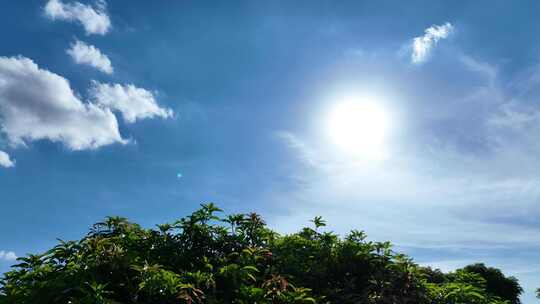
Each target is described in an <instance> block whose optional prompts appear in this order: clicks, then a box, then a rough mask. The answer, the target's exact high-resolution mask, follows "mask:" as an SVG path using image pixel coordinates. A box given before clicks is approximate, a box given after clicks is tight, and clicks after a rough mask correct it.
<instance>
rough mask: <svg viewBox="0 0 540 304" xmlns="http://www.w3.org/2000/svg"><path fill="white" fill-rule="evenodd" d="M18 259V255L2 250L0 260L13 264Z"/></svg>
mask: <svg viewBox="0 0 540 304" xmlns="http://www.w3.org/2000/svg"><path fill="white" fill-rule="evenodd" d="M16 259H17V255H16V254H15V252H13V251H6V250H0V260H3V261H6V262H12V261H15V260H16Z"/></svg>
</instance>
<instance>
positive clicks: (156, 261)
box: [0, 204, 521, 304]
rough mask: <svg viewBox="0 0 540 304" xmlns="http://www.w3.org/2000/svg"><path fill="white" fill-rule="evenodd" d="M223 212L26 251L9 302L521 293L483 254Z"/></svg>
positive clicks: (348, 301) (301, 301)
mask: <svg viewBox="0 0 540 304" xmlns="http://www.w3.org/2000/svg"><path fill="white" fill-rule="evenodd" d="M220 212H221V210H220V209H219V208H217V207H216V206H215V205H213V204H206V205H202V207H201V208H200V209H199V210H197V211H195V212H194V213H192V214H191V215H189V216H187V217H184V218H181V219H179V220H178V221H176V222H174V223H167V224H162V225H158V226H157V227H156V229H144V228H142V227H141V226H139V225H137V224H135V223H131V222H129V221H128V220H127V219H125V218H121V217H108V218H106V219H105V221H103V222H100V223H97V224H95V225H93V226H92V227H91V229H90V232H89V233H88V235H86V236H85V237H84V238H82V239H80V240H78V241H69V242H66V241H61V240H60V241H59V243H58V245H56V246H55V247H54V248H52V249H50V250H49V251H47V252H45V253H43V254H38V255H28V256H26V257H22V258H19V259H18V262H19V263H18V264H17V265H14V266H13V267H12V270H11V271H9V272H7V273H6V274H5V275H4V277H3V278H2V279H1V281H0V303H2V304H4V303H17V304H26V303H28V304H30V303H32V304H39V303H72V304H90V303H91V304H96V303H98V304H105V303H108V304H114V303H124V304H127V303H164V304H168V303H190V304H198V303H208V304H215V303H237V304H255V303H257V304H316V303H339V304H353V303H354V304H356V303H365V304H453V303H455V304H461V303H462V304H465V303H467V304H503V303H504V304H516V303H519V299H518V297H519V294H520V293H521V288H520V287H519V284H518V282H517V280H516V279H515V278H511V277H510V278H507V277H505V276H504V275H503V274H502V273H501V272H500V271H498V270H497V269H494V268H487V267H485V266H484V265H482V264H476V265H471V266H467V267H465V268H463V269H461V270H458V271H456V272H453V273H448V274H445V273H442V272H441V271H439V270H433V269H431V268H425V267H420V266H418V265H417V264H415V263H414V262H413V260H412V259H411V258H409V257H407V256H405V255H403V254H400V253H397V252H395V251H394V250H393V249H392V247H391V244H390V243H388V242H373V241H368V240H367V239H366V235H365V234H364V233H363V232H361V231H351V232H350V233H349V234H348V235H347V236H345V237H344V238H339V237H338V236H337V235H336V234H333V233H331V232H321V231H319V230H320V228H322V227H324V226H325V225H326V223H325V221H324V220H323V219H322V218H321V217H316V218H315V219H314V220H313V221H312V222H313V224H314V227H313V228H311V227H306V228H304V229H302V230H301V231H299V232H298V233H295V234H289V235H280V234H278V233H276V232H274V231H272V230H270V229H269V228H268V227H267V226H266V225H265V222H264V221H263V219H262V218H261V217H260V216H259V215H257V214H255V213H251V214H247V215H244V214H234V215H229V216H225V217H219V216H218V214H219V213H220Z"/></svg>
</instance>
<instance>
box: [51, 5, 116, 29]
mask: <svg viewBox="0 0 540 304" xmlns="http://www.w3.org/2000/svg"><path fill="white" fill-rule="evenodd" d="M106 7H107V5H106V2H105V1H97V2H96V4H95V5H94V6H91V5H87V4H82V3H80V2H76V1H75V2H71V3H64V2H63V1H62V0H49V1H48V2H47V4H46V5H45V8H44V13H45V16H47V17H48V18H49V19H51V20H53V21H54V20H63V21H68V22H78V23H80V24H81V25H82V26H83V27H84V30H85V32H86V34H87V35H90V34H97V35H105V34H107V33H108V32H109V30H110V29H111V20H110V18H109V15H108V14H107V9H106Z"/></svg>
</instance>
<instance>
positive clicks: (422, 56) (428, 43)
mask: <svg viewBox="0 0 540 304" xmlns="http://www.w3.org/2000/svg"><path fill="white" fill-rule="evenodd" d="M452 32H454V26H453V25H452V24H451V23H449V22H446V23H445V24H443V25H432V26H430V27H428V28H427V29H426V30H425V33H424V35H423V36H419V37H415V38H414V39H413V41H412V45H411V48H412V53H411V61H412V63H415V64H419V63H422V62H425V61H426V60H427V59H428V58H429V55H430V53H431V51H432V49H433V48H434V47H435V45H437V43H438V42H439V40H441V39H446V38H448V36H449V35H450V34H451V33H452Z"/></svg>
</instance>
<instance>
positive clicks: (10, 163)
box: [0, 151, 15, 168]
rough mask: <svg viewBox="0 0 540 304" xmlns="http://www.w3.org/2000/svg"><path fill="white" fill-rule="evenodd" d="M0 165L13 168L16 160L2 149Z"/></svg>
mask: <svg viewBox="0 0 540 304" xmlns="http://www.w3.org/2000/svg"><path fill="white" fill-rule="evenodd" d="M0 166H1V167H5V168H11V167H14V166H15V161H14V160H12V159H11V158H10V157H9V154H7V153H6V152H4V151H0Z"/></svg>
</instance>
